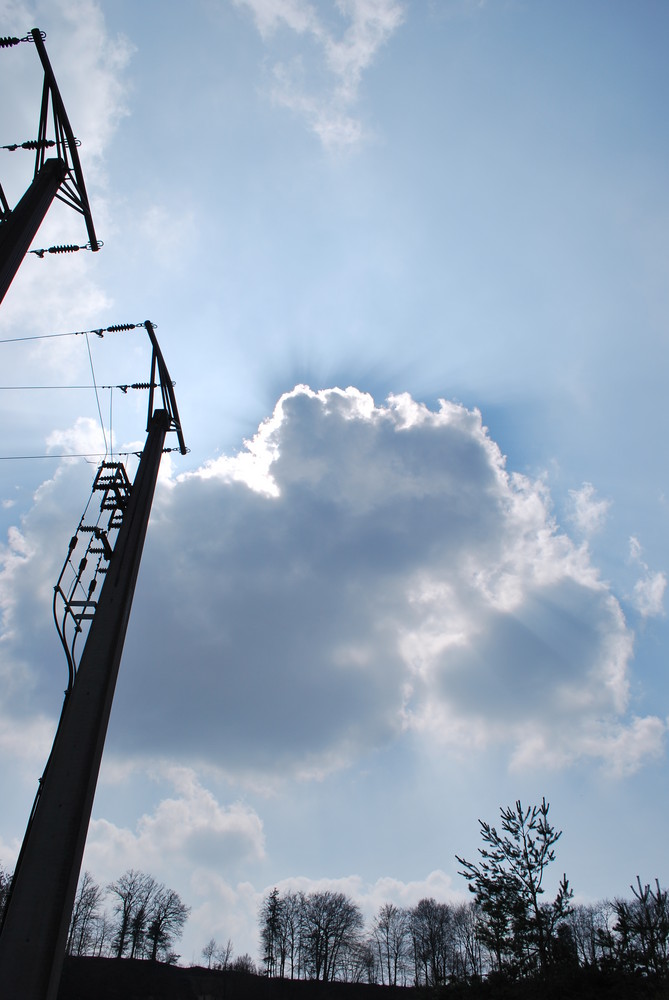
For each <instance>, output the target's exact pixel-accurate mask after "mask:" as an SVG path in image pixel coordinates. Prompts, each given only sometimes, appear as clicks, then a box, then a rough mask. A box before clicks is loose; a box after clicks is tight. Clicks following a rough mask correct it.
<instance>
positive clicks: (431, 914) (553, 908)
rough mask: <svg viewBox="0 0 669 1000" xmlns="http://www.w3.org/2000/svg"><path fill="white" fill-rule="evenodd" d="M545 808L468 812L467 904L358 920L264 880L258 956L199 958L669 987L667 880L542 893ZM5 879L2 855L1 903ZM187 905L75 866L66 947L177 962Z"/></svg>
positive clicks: (213, 948)
mask: <svg viewBox="0 0 669 1000" xmlns="http://www.w3.org/2000/svg"><path fill="white" fill-rule="evenodd" d="M548 814H549V805H548V804H547V803H546V801H545V799H544V800H542V802H541V804H540V805H537V806H532V807H530V808H523V806H522V804H521V803H520V802H519V801H518V802H516V803H515V805H514V806H513V807H509V808H507V809H502V810H500V819H501V824H500V828H499V830H498V829H497V828H496V827H495V826H493V825H491V824H489V823H487V822H484V821H482V820H479V826H480V834H481V840H482V846H481V847H480V848H479V850H478V859H477V861H475V862H474V861H468V860H466V859H464V858H462V857H459V856H457V855H456V857H457V860H458V862H459V863H460V866H461V872H460V873H461V874H462V875H463V877H464V878H465V879H466V880H467V882H468V885H469V889H470V891H471V894H472V898H471V899H470V900H469V901H467V902H462V903H448V902H443V901H438V900H435V899H433V898H425V899H421V900H420V901H419V902H418V903H417V904H416V905H415V906H411V907H401V906H397V905H395V904H394V903H392V902H386V903H384V904H383V905H381V906H380V908H379V910H378V912H377V913H376V915H375V916H374V918H373V919H372V921H371V923H370V924H369V925H368V926H365V922H364V920H363V915H362V911H361V909H360V907H359V905H358V904H357V903H356V902H355V901H354V900H353V899H352V898H350V897H349V896H347V895H346V894H344V893H341V892H335V891H332V890H319V891H313V892H308V893H305V892H299V891H292V890H285V891H283V892H282V891H280V890H279V888H277V887H275V888H273V889H272V890H271V892H269V893H268V894H267V896H266V897H265V898H264V900H263V902H262V905H261V907H260V910H259V931H260V941H261V949H262V950H261V954H260V956H259V961H258V963H257V964H256V962H255V961H254V960H253V958H251V956H249V955H242V956H240V957H238V958H233V949H232V942H231V941H230V940H228V941H227V943H226V944H225V945H222V946H219V945H218V944H217V943H216V941H215V940H214V938H211V939H210V940H209V941H208V942H207V943H206V944H205V945H204V947H203V949H202V958H203V961H204V964H205V965H206V968H207V970H208V972H209V971H211V972H214V971H215V970H218V971H220V972H225V973H226V974H227V973H230V974H235V975H237V976H239V975H240V974H246V975H252V974H255V975H257V976H259V977H262V978H263V979H264V980H265V981H269V980H279V981H283V982H284V983H285V982H286V981H291V982H292V983H294V984H295V985H296V986H297V985H298V984H300V983H306V982H309V981H311V982H313V983H314V984H315V983H317V982H321V983H329V984H334V983H341V984H346V983H348V984H358V985H363V984H365V985H368V986H372V985H374V986H384V987H395V988H397V987H404V988H407V987H413V988H418V989H435V988H448V989H450V990H451V992H453V993H454V994H456V993H458V992H459V990H466V991H467V992H468V993H470V994H472V995H476V993H477V987H478V989H479V990H488V989H490V988H495V989H502V988H503V989H507V990H508V989H510V988H511V987H513V989H515V990H521V992H507V993H504V994H499V995H508V996H512V995H513V996H516V995H518V996H521V995H525V994H523V993H522V989H521V988H523V987H524V986H528V987H529V986H530V984H531V983H536V982H537V981H541V983H543V984H544V987H546V986H547V984H548V985H549V984H550V983H551V982H552V983H554V984H557V983H560V982H562V983H563V984H564V983H565V982H567V981H569V982H570V983H571V984H572V986H571V989H572V992H573V995H581V994H580V993H579V989H580V987H578V988H577V987H575V986H574V985H573V984H574V983H577V982H582V981H584V979H585V978H587V977H589V980H588V981H592V977H593V976H595V977H599V979H600V980H603V979H606V981H607V982H612V983H622V982H624V983H626V986H625V989H624V990H623V991H622V992H620V993H616V992H615V989H612V991H611V992H610V995H611V996H613V995H614V993H615V995H616V996H618V995H620V996H623V995H624V996H630V997H631V996H632V995H637V992H636V991H637V988H640V987H637V985H635V986H634V988H632V987H630V985H629V983H630V982H633V983H635V984H639V983H646V984H647V986H648V987H649V988H650V987H651V986H653V984H656V985H658V987H661V989H662V990H664V991H667V992H669V897H668V893H667V891H666V890H664V889H662V888H661V886H660V883H659V880H655V882H654V883H652V884H651V883H648V884H645V883H644V882H642V880H641V879H640V878H639V877H638V876H637V878H636V883H635V884H633V885H632V886H631V887H630V889H631V897H629V898H624V899H623V898H615V899H613V900H604V901H601V902H598V903H594V904H578V905H576V904H574V903H573V893H572V890H571V888H570V886H569V882H568V880H567V878H566V876H565V875H563V876H562V878H561V879H560V881H559V883H558V888H557V892H556V894H555V896H554V898H553V899H551V900H546V899H545V885H544V882H545V877H546V873H547V871H548V869H549V867H550V865H551V864H553V862H554V861H555V858H556V844H557V842H558V840H559V839H560V836H561V831H558V830H556V829H555V828H554V827H553V826H552V824H551V822H550V821H549V817H548ZM10 881H11V878H10V873H9V872H7V871H6V870H5V869H4V868H3V867H2V866H0V910H1V909H2V908H3V907H4V902H5V899H6V897H7V893H8V890H9V885H10ZM188 913H189V909H188V907H187V906H186V905H185V904H184V903H183V902H182V901H181V899H180V898H179V896H178V894H177V893H176V892H174V891H173V890H170V889H168V888H167V887H166V886H164V885H162V884H160V883H158V882H156V880H155V879H153V878H152V876H150V875H146V874H144V873H142V872H137V871H134V870H132V869H131V870H129V871H127V872H126V873H125V874H124V875H122V876H121V877H120V878H119V879H117V880H116V881H115V882H112V883H110V884H109V885H107V886H106V887H105V888H104V889H102V888H101V887H100V886H98V885H97V884H96V883H95V881H94V879H93V878H92V877H91V875H90V874H89V873H85V874H84V875H83V877H82V879H81V881H80V884H79V888H78V892H77V897H76V901H75V906H74V910H73V914H72V921H71V925H70V933H69V936H68V942H67V950H68V954H69V955H71V956H96V957H98V958H105V957H107V958H110V957H114V958H128V959H153V960H160V961H161V962H162V963H176V962H177V960H178V958H179V956H178V955H177V954H176V952H175V951H174V947H175V945H176V942H177V941H178V940H179V938H180V936H181V933H182V931H183V927H184V924H185V921H186V919H187V916H188ZM135 964H136V963H135ZM141 964H142V963H140V965H141ZM505 984H506V985H505ZM249 988H250V987H249ZM644 989H645V987H644ZM212 995H213V994H212ZM249 995H250V994H249ZM547 995H548V994H547ZM638 995H641V993H639V994H638ZM644 995H646V994H645V993H644ZM648 995H650V993H649V994H648ZM654 995H655V994H654ZM662 995H665V994H664V992H663V993H662Z"/></svg>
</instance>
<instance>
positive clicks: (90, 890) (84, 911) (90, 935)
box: [67, 872, 102, 955]
mask: <svg viewBox="0 0 669 1000" xmlns="http://www.w3.org/2000/svg"><path fill="white" fill-rule="evenodd" d="M101 899H102V889H101V888H100V886H99V885H98V884H97V883H96V881H95V879H94V878H93V876H92V875H91V873H90V872H84V874H83V875H82V877H81V881H80V883H79V889H78V891H77V895H76V897H75V900H74V907H73V909H72V918H71V920H70V931H69V934H68V938H67V954H68V955H87V954H90V951H91V946H92V943H93V941H94V939H95V931H96V924H97V921H98V919H99V917H100V911H99V907H100V901H101Z"/></svg>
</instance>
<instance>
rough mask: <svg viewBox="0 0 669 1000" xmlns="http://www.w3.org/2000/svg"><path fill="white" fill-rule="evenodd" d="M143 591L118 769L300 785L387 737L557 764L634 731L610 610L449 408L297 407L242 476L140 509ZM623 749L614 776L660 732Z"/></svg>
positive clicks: (223, 467)
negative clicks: (628, 754)
mask: <svg viewBox="0 0 669 1000" xmlns="http://www.w3.org/2000/svg"><path fill="white" fill-rule="evenodd" d="M142 573H143V580H144V583H143V585H142V587H141V591H140V594H139V595H138V599H137V604H136V609H135V616H134V624H133V627H132V630H131V635H130V637H129V646H128V655H127V664H126V668H125V673H124V679H123V683H122V687H121V690H120V712H121V715H122V722H121V723H120V726H119V732H121V731H122V734H123V741H124V743H126V745H129V746H133V748H135V749H140V748H142V747H146V748H148V747H149V746H150V747H152V748H154V749H156V748H159V749H160V750H161V751H162V752H166V753H169V752H170V751H171V748H174V747H175V746H177V747H179V748H180V750H185V751H187V752H188V753H191V754H194V755H196V756H198V755H203V756H205V757H210V756H213V757H216V758H218V759H219V760H220V763H221V764H222V765H223V766H231V767H233V768H234V767H247V766H251V767H263V768H264V767H267V766H272V765H283V764H287V763H290V764H294V765H297V766H299V767H303V768H305V769H307V770H308V769H309V768H310V767H312V766H313V767H320V766H323V765H326V766H327V765H328V764H332V763H336V762H337V761H339V760H345V759H347V757H348V756H349V755H351V754H354V753H355V752H357V750H358V749H360V748H362V747H369V746H375V745H378V744H380V743H383V742H385V741H388V740H391V739H392V738H393V736H394V735H396V734H397V733H399V732H400V731H401V730H402V729H406V728H407V727H408V728H412V729H415V730H417V731H420V732H421V733H423V734H424V735H425V736H426V738H429V739H438V740H441V741H444V742H446V743H450V744H451V745H452V746H453V747H454V748H455V747H460V748H462V747H463V746H471V745H485V744H487V743H489V742H491V741H497V742H499V743H500V744H502V745H503V746H505V747H506V748H507V750H508V752H509V754H510V755H512V757H513V759H514V760H515V761H516V762H517V763H519V762H522V761H523V759H525V758H526V757H528V756H531V757H532V759H533V760H534V761H535V762H536V761H537V760H538V759H540V758H543V759H544V760H550V761H551V762H553V763H563V762H565V761H568V760H572V759H574V758H575V757H578V756H579V755H582V754H587V755H590V756H601V757H607V756H608V755H610V750H611V740H612V739H618V740H620V739H622V737H623V734H624V732H625V731H627V730H628V729H629V730H630V731H638V726H639V723H638V721H636V722H635V721H634V720H629V721H626V711H627V707H628V700H629V690H628V689H629V677H628V671H629V664H630V659H631V655H632V634H631V631H630V629H629V628H628V626H627V624H626V622H625V620H624V616H623V613H622V610H621V607H620V605H619V603H618V601H617V600H616V598H615V596H614V595H613V594H612V593H611V591H610V589H609V587H608V586H607V585H606V584H605V583H604V582H603V581H602V580H601V579H600V577H599V574H598V572H597V570H596V568H595V567H594V566H593V565H592V564H591V561H590V557H589V554H588V549H587V547H585V546H584V545H581V546H577V545H576V544H575V543H574V542H572V541H571V540H570V538H569V537H568V536H567V535H565V534H564V533H562V532H560V531H559V530H558V528H557V526H556V524H555V523H554V521H553V519H552V516H551V512H550V502H549V497H548V496H547V494H546V491H545V488H544V486H543V485H542V483H540V482H532V481H530V480H528V479H526V478H525V477H523V476H519V475H516V474H513V473H511V472H509V471H507V469H506V468H505V461H504V458H503V456H502V454H501V452H500V450H499V448H498V447H497V445H496V444H495V443H494V442H493V441H492V440H491V439H490V437H489V435H488V434H487V431H486V429H485V428H484V427H483V425H482V421H481V417H480V414H479V413H478V412H476V411H474V412H472V411H468V410H467V409H465V408H464V407H462V406H459V405H456V404H453V403H448V402H442V403H441V404H440V407H439V409H438V410H436V411H431V410H429V409H428V408H427V407H425V406H423V405H421V404H419V403H416V402H414V401H413V400H412V399H411V398H410V397H408V396H399V397H392V398H390V399H389V400H388V401H387V402H386V404H385V405H380V406H379V405H375V403H374V401H373V400H372V399H371V397H370V396H368V395H366V394H364V393H361V392H359V391H358V390H356V389H348V390H346V391H342V390H338V389H332V390H324V391H321V392H313V391H311V390H309V389H308V388H306V387H297V388H296V389H295V390H294V391H293V392H291V393H288V394H286V395H285V396H283V397H282V399H281V400H280V401H279V403H278V405H277V407H276V409H275V412H274V414H273V416H272V417H271V419H269V420H268V421H267V422H266V423H265V424H263V425H262V426H261V428H260V429H259V432H258V435H257V436H256V438H255V439H254V440H253V441H251V442H248V443H247V444H246V445H245V447H244V449H243V450H242V451H241V452H240V454H239V455H237V456H235V457H234V458H229V457H226V458H222V459H219V460H218V461H217V462H212V463H209V464H208V465H206V466H205V467H203V468H202V469H201V470H199V471H198V472H196V473H194V474H191V475H188V476H185V477H183V478H181V479H179V480H178V481H177V482H176V483H174V484H173V485H172V486H171V488H166V489H164V490H163V491H162V492H161V493H160V495H159V497H158V499H157V502H156V506H155V514H154V520H153V524H152V528H151V533H150V541H149V544H148V547H147V552H146V557H145V565H144V567H143V571H142ZM151 623H153V624H151ZM644 732H645V733H646V737H647V738H646V740H645V741H643V740H642V741H641V747H640V746H639V741H638V740H637V741H634V740H632V741H630V740H628V744H630V743H631V745H633V746H634V747H636V750H635V756H634V759H633V760H632V761H628V764H629V765H630V766H634V764H635V763H636V761H637V759H638V757H639V756H643V754H644V753H645V752H648V751H657V749H658V745H659V740H660V739H661V735H662V732H663V724H662V723H660V722H659V720H652V721H649V720H646V723H645V728H644Z"/></svg>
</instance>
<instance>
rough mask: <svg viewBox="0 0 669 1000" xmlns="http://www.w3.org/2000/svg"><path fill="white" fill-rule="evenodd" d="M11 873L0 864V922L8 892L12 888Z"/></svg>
mask: <svg viewBox="0 0 669 1000" xmlns="http://www.w3.org/2000/svg"><path fill="white" fill-rule="evenodd" d="M12 877H13V876H12V873H11V872H10V870H9V869H8V868H5V867H4V866H3V865H2V864H0V921H1V920H2V916H3V914H4V912H5V906H6V905H7V900H8V899H9V892H10V889H11V886H12Z"/></svg>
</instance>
